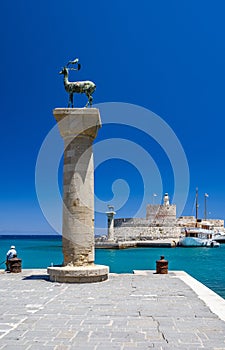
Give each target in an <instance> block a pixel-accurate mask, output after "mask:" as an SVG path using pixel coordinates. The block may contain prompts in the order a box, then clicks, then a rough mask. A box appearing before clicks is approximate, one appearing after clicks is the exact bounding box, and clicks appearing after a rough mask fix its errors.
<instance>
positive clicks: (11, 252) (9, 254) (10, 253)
mask: <svg viewBox="0 0 225 350" xmlns="http://www.w3.org/2000/svg"><path fill="white" fill-rule="evenodd" d="M15 257H17V252H16V247H15V246H14V245H11V247H10V249H9V251H8V252H7V254H6V271H10V268H9V266H10V265H9V260H10V259H12V258H15Z"/></svg>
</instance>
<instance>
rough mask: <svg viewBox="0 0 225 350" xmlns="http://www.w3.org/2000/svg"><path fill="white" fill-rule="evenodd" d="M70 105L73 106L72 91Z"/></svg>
mask: <svg viewBox="0 0 225 350" xmlns="http://www.w3.org/2000/svg"><path fill="white" fill-rule="evenodd" d="M70 105H71V107H72V108H73V93H72V94H70Z"/></svg>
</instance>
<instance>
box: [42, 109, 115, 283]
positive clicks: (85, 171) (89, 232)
mask: <svg viewBox="0 0 225 350" xmlns="http://www.w3.org/2000/svg"><path fill="white" fill-rule="evenodd" d="M53 114H54V116H55V119H56V121H57V123H58V127H59V131H60V134H61V136H62V138H63V139H64V168H63V202H64V204H63V230H62V231H63V232H62V236H63V237H62V242H63V256H64V262H63V266H62V267H49V268H48V273H49V275H50V279H51V280H54V281H58V282H96V281H101V280H105V279H107V277H108V267H107V266H102V265H95V264H94V259H95V257H94V248H95V243H94V166H93V152H92V143H93V141H94V139H95V137H96V136H97V133H98V129H99V128H100V127H101V120H100V115H99V110H98V109H96V108H56V109H54V111H53Z"/></svg>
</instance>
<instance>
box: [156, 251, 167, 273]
mask: <svg viewBox="0 0 225 350" xmlns="http://www.w3.org/2000/svg"><path fill="white" fill-rule="evenodd" d="M156 273H160V274H164V275H165V274H167V273H168V261H167V260H165V259H164V256H163V255H162V256H161V259H160V260H157V261H156Z"/></svg>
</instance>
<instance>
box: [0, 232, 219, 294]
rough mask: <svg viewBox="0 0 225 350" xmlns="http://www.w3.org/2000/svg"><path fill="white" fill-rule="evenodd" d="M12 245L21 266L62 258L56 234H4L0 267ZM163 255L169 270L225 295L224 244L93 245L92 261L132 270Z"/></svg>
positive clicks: (0, 243)
mask: <svg viewBox="0 0 225 350" xmlns="http://www.w3.org/2000/svg"><path fill="white" fill-rule="evenodd" d="M11 245H15V246H16V250H17V253H18V257H19V258H21V259H22V268H23V269H30V268H44V269H45V268H47V267H48V266H51V265H52V264H53V265H60V264H61V263H62V261H63V254H62V239H61V237H60V236H55V237H54V236H53V237H49V236H38V237H32V236H26V237H25V236H14V237H12V236H11V237H10V236H4V237H1V238H0V264H1V266H0V268H2V269H4V268H5V265H4V262H5V255H6V252H7V251H8V249H9V248H10V246H11ZM161 255H164V256H165V259H167V260H168V262H169V270H170V271H171V270H183V271H186V272H187V273H189V274H190V275H191V276H193V277H194V278H196V279H198V280H199V281H200V282H202V283H204V284H205V285H206V286H207V287H209V288H211V289H212V290H214V291H215V292H216V293H218V294H219V295H221V296H222V297H223V298H225V244H221V245H220V247H219V248H206V247H201V248H181V247H177V248H129V249H122V250H113V249H96V251H95V263H96V264H101V265H107V266H109V268H110V272H115V273H132V271H133V270H155V269H156V260H159V259H160V256H161Z"/></svg>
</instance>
